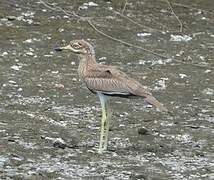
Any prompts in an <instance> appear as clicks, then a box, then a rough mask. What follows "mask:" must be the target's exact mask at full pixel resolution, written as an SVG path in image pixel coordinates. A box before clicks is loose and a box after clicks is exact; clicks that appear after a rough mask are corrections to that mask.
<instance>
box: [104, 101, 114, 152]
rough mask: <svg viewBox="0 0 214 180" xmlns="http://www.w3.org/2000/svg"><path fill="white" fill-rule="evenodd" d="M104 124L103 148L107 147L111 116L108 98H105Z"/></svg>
mask: <svg viewBox="0 0 214 180" xmlns="http://www.w3.org/2000/svg"><path fill="white" fill-rule="evenodd" d="M106 115H107V117H106V125H105V130H106V132H105V141H104V149H105V150H106V149H107V145H108V134H109V121H110V120H111V116H112V111H111V108H110V100H107V102H106Z"/></svg>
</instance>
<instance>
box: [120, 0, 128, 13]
mask: <svg viewBox="0 0 214 180" xmlns="http://www.w3.org/2000/svg"><path fill="white" fill-rule="evenodd" d="M127 3H128V0H125V4H124V6H123V10H122V13H121V14H124V12H125V10H126V6H127Z"/></svg>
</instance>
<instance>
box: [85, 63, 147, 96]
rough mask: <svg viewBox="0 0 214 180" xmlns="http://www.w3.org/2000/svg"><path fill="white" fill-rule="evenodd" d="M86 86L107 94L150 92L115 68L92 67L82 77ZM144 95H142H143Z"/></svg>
mask: <svg viewBox="0 0 214 180" xmlns="http://www.w3.org/2000/svg"><path fill="white" fill-rule="evenodd" d="M84 80H85V83H86V86H87V87H88V88H89V89H90V90H91V91H94V92H96V91H100V92H103V93H104V94H109V95H137V94H135V90H136V91H139V90H140V91H142V92H144V93H145V96H146V95H147V94H150V93H149V92H148V91H147V90H145V89H144V88H142V86H141V85H140V83H138V82H137V81H135V80H134V79H131V78H129V77H128V76H127V75H126V74H125V73H123V72H122V71H119V70H117V69H115V68H105V66H104V67H103V68H99V69H92V70H90V71H89V73H88V75H87V76H86V77H85V78H84ZM143 96H144V95H143Z"/></svg>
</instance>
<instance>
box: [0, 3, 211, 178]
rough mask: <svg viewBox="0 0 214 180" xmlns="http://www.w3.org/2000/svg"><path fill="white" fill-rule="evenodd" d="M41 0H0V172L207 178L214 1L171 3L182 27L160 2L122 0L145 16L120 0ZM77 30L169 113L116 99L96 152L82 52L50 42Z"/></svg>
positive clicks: (95, 113)
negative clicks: (104, 143)
mask: <svg viewBox="0 0 214 180" xmlns="http://www.w3.org/2000/svg"><path fill="white" fill-rule="evenodd" d="M44 2H46V3H47V4H46V5H49V7H48V6H45V5H44V3H42V2H41V1H33V0H32V1H25V0H23V1H15V0H8V1H6V0H1V1H0V44H1V46H0V179H58V180H61V179H83V180H89V179H93V180H100V179H105V180H113V179H117V180H119V179H121V180H126V179H127V180H128V179H131V180H134V179H145V180H155V179H158V180H165V179H167V180H168V179H182V180H183V179H187V180H189V179H191V180H192V179H209V180H211V179H214V140H213V139H214V138H213V137H214V79H213V77H214V72H213V71H214V59H213V57H214V28H213V27H214V21H213V20H214V11H213V6H214V2H213V1H208V0H203V1H202V0H193V1H188V2H187V1H175V0H173V1H170V2H171V5H172V8H173V10H174V12H175V13H176V15H177V16H178V17H179V19H180V20H181V22H182V25H183V32H179V30H180V25H179V22H178V21H177V19H176V17H175V15H173V13H172V12H171V10H170V8H169V5H168V4H167V3H166V2H165V1H153V0H152V1H149V0H145V1H127V5H126V9H125V11H124V13H123V14H124V15H126V17H129V18H131V19H132V20H134V21H135V22H137V23H138V24H140V25H138V24H136V23H135V24H134V23H133V22H131V21H129V20H128V19H127V18H124V17H123V16H121V12H122V10H123V7H124V2H125V1H122V0H121V1H93V2H92V1H91V2H89V1H83V0H82V1H72V2H71V1H60V2H59V1H53V0H51V1H44ZM48 3H49V4H48ZM182 5H185V6H182ZM56 6H58V7H61V8H63V9H64V10H66V12H68V11H69V12H72V11H75V12H76V13H77V14H78V15H80V16H84V17H90V18H91V20H92V22H93V24H94V25H96V27H97V28H98V29H99V30H101V31H103V32H105V33H106V34H108V35H111V36H112V37H115V38H118V39H122V40H124V41H126V42H129V43H132V44H135V45H137V46H141V47H143V48H145V49H149V50H152V51H154V52H155V53H158V54H162V55H163V56H165V58H163V57H159V56H157V55H154V54H151V53H148V52H146V51H143V50H142V49H137V48H135V47H130V46H126V45H123V44H121V43H118V42H116V41H113V40H111V39H108V38H106V37H105V36H103V35H101V34H99V33H97V32H96V31H95V30H94V29H93V28H92V27H91V26H90V25H89V24H88V23H87V22H86V21H83V20H77V19H76V18H72V17H69V16H68V14H67V15H66V14H65V12H62V11H61V9H57V8H55V7H56ZM50 7H52V9H51V8H50ZM54 8H55V9H54ZM115 11H117V12H120V14H118V13H116V12H115ZM80 38H83V39H87V40H88V41H90V42H91V43H92V44H93V45H94V47H95V50H96V56H97V61H98V62H100V63H105V64H111V65H115V66H118V67H119V68H120V69H121V70H123V71H125V72H127V73H128V74H130V75H131V76H132V77H134V78H136V79H137V80H138V81H139V82H141V83H142V84H144V85H145V86H148V87H149V88H150V89H151V91H152V92H153V94H154V95H155V96H156V97H157V99H159V100H160V101H161V102H163V103H164V104H165V105H166V106H167V107H168V108H170V109H171V110H172V111H173V113H172V114H166V113H161V112H158V111H157V110H156V109H155V108H151V107H149V106H147V105H146V104H145V103H144V102H143V100H142V99H134V100H132V99H130V100H129V99H120V98H112V100H111V103H112V108H113V109H114V114H113V118H112V120H111V124H110V139H109V149H108V151H107V152H105V153H104V154H103V155H100V154H98V153H97V147H98V140H99V128H100V119H101V108H100V103H99V100H98V98H97V97H96V96H95V95H93V94H91V93H90V92H89V91H88V90H87V89H86V87H85V86H84V84H82V83H81V81H80V80H79V77H78V75H77V71H76V69H77V66H78V59H77V57H76V56H75V55H74V54H72V53H64V52H62V53H61V52H60V53H59V52H55V51H54V48H55V47H57V46H58V45H59V44H62V43H64V42H68V41H70V40H72V39H80Z"/></svg>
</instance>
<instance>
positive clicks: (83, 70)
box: [55, 39, 168, 154]
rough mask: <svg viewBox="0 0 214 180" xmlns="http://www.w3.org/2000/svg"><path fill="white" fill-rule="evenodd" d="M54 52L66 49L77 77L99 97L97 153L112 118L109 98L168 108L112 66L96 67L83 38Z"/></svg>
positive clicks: (103, 147) (103, 145)
mask: <svg viewBox="0 0 214 180" xmlns="http://www.w3.org/2000/svg"><path fill="white" fill-rule="evenodd" d="M55 50H56V51H63V50H70V51H72V52H73V53H75V54H77V55H78V59H79V66H78V74H79V77H80V79H81V80H82V81H83V82H84V83H85V85H86V87H87V88H88V89H89V90H90V91H91V92H92V93H93V94H97V96H98V97H99V100H100V103H101V108H102V119H101V129H100V140H99V147H98V153H100V154H102V153H103V152H104V151H107V144H108V135H109V121H110V119H111V117H112V110H111V108H110V97H114V96H116V97H122V98H132V97H141V98H143V99H144V101H146V102H147V103H149V104H151V105H153V106H155V107H156V108H158V109H159V110H160V111H166V112H167V111H168V109H167V108H166V107H165V106H164V105H163V104H162V103H160V102H159V101H158V100H157V99H156V98H155V97H154V96H153V95H152V93H151V92H150V91H149V90H148V89H146V88H145V87H144V86H143V85H142V84H141V83H139V82H138V81H137V80H135V79H133V78H131V77H129V76H128V75H127V74H126V73H124V72H122V71H121V70H119V69H117V68H116V67H115V66H109V65H104V64H99V63H98V62H97V61H96V57H95V50H94V47H93V46H92V45H91V44H90V43H89V42H88V41H86V40H84V39H77V40H71V41H70V42H69V43H68V44H67V45H65V46H61V47H57V48H55Z"/></svg>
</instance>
